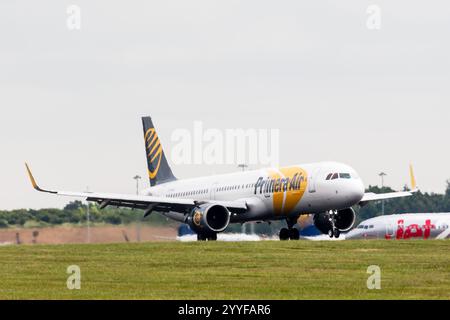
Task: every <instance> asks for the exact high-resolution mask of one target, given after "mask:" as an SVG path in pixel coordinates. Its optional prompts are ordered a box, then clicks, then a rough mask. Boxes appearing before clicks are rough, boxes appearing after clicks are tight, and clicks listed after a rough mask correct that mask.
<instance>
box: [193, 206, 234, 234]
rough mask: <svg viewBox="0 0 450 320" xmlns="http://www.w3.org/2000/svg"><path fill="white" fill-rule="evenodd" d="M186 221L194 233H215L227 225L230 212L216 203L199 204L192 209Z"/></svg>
mask: <svg viewBox="0 0 450 320" xmlns="http://www.w3.org/2000/svg"><path fill="white" fill-rule="evenodd" d="M187 223H188V224H189V226H190V227H191V229H192V230H193V231H195V232H196V233H202V234H216V233H218V232H222V231H224V230H225V229H226V228H227V227H228V224H229V223H230V212H229V211H228V209H227V208H226V207H224V206H221V205H218V204H205V205H200V206H198V207H195V208H194V209H192V212H191V214H190V215H189V217H188V220H187Z"/></svg>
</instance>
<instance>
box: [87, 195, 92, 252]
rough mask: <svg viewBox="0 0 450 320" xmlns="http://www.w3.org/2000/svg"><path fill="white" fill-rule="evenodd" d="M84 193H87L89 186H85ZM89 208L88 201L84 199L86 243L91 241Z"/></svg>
mask: <svg viewBox="0 0 450 320" xmlns="http://www.w3.org/2000/svg"><path fill="white" fill-rule="evenodd" d="M86 193H89V187H86ZM89 209H90V208H89V201H86V221H87V243H90V242H91V212H90V210H89Z"/></svg>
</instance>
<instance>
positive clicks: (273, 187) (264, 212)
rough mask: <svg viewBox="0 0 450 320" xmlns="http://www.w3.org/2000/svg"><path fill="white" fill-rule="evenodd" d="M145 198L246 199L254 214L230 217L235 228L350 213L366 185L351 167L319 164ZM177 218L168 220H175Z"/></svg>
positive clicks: (174, 187)
mask: <svg viewBox="0 0 450 320" xmlns="http://www.w3.org/2000/svg"><path fill="white" fill-rule="evenodd" d="M142 194H143V195H147V196H149V195H151V196H159V197H167V198H188V199H195V200H198V201H202V200H218V201H233V200H239V199H245V201H246V202H247V205H248V208H249V210H248V211H247V212H245V213H243V214H239V215H232V216H231V222H240V221H257V220H259V221H264V220H277V219H286V218H287V217H293V218H294V217H298V215H299V214H308V213H309V214H311V213H312V214H314V213H320V212H324V211H327V210H340V209H346V208H349V207H351V206H353V205H355V204H357V203H359V201H360V200H361V199H362V197H363V195H364V185H363V182H362V181H361V179H360V178H359V176H358V174H357V173H356V171H355V170H354V169H353V168H351V167H350V166H348V165H345V164H341V163H336V162H320V163H312V164H304V165H294V166H288V167H281V168H277V169H275V168H267V169H259V170H252V171H244V172H237V173H232V174H223V175H215V176H207V177H201V178H194V179H185V180H176V181H172V182H168V183H164V184H161V185H156V186H154V187H151V188H149V189H146V190H144V191H143V192H142ZM174 214H175V213H169V216H170V217H171V218H175V217H174V216H173V215H174ZM180 219H181V216H180Z"/></svg>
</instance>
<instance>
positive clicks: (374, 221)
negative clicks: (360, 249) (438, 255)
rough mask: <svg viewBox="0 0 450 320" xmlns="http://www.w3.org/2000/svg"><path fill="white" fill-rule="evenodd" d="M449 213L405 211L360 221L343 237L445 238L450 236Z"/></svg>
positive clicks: (388, 238)
mask: <svg viewBox="0 0 450 320" xmlns="http://www.w3.org/2000/svg"><path fill="white" fill-rule="evenodd" d="M449 226H450V213H406V214H393V215H387V216H379V217H375V218H371V219H367V220H365V221H363V222H361V223H360V224H359V225H358V226H357V227H356V228H355V229H353V230H351V231H350V232H349V233H347V234H346V235H345V239H387V240H401V239H445V238H449V237H450V228H449Z"/></svg>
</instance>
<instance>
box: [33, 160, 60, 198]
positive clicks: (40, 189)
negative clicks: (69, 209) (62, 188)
mask: <svg viewBox="0 0 450 320" xmlns="http://www.w3.org/2000/svg"><path fill="white" fill-rule="evenodd" d="M25 167H26V168H27V172H28V177H29V178H30V182H31V185H32V186H33V188H34V189H36V190H37V191H40V192H47V193H54V194H55V193H58V192H56V191H50V190H45V189H42V188H40V187H39V186H38V184H37V183H36V179H34V176H33V173H32V172H31V170H30V167H29V166H28V164H27V163H25Z"/></svg>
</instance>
